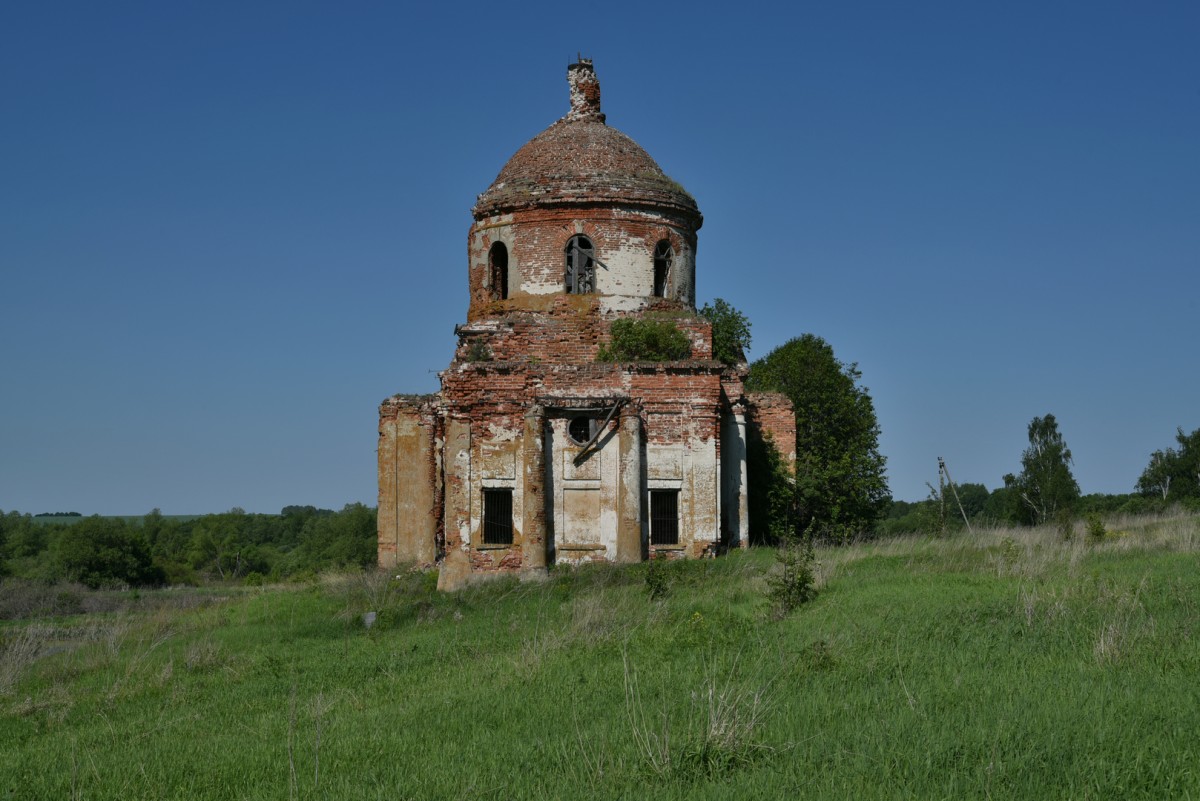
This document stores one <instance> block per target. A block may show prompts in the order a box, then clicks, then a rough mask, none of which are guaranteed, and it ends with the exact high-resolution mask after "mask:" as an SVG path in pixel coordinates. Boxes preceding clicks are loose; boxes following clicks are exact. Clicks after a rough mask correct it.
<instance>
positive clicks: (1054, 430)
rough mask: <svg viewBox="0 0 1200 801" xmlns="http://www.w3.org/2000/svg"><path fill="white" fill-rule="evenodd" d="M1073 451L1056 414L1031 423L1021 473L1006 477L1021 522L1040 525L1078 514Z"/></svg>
mask: <svg viewBox="0 0 1200 801" xmlns="http://www.w3.org/2000/svg"><path fill="white" fill-rule="evenodd" d="M1071 462H1072V459H1071V450H1070V449H1069V448H1068V447H1067V443H1066V441H1065V440H1064V439H1063V436H1062V434H1061V433H1059V430H1058V421H1057V420H1055V419H1054V415H1052V414H1048V415H1046V416H1045V417H1035V418H1033V420H1031V421H1030V422H1029V447H1028V448H1026V449H1025V452H1024V453H1023V454H1021V472H1020V473H1019V474H1017V475H1015V476H1014V475H1013V474H1012V473H1009V474H1008V475H1006V476H1005V477H1004V486H1005V487H1006V488H1008V489H1009V490H1011V491H1012V493H1011V497H1012V498H1013V499H1014V501H1015V503H1016V504H1017V506H1016V509H1015V510H1014V514H1015V516H1016V518H1017V520H1018V521H1019V522H1022V523H1025V524H1028V525H1039V524H1041V523H1047V522H1050V521H1052V520H1054V519H1055V518H1056V517H1057V516H1058V515H1059V514H1061V513H1070V512H1073V511H1074V508H1075V505H1076V502H1077V501H1078V500H1079V485H1078V484H1077V483H1075V476H1073V475H1071Z"/></svg>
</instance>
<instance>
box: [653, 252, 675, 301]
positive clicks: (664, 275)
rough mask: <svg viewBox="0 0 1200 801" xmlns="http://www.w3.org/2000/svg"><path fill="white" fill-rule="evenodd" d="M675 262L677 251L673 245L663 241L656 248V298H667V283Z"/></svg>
mask: <svg viewBox="0 0 1200 801" xmlns="http://www.w3.org/2000/svg"><path fill="white" fill-rule="evenodd" d="M674 262H675V251H674V250H672V249H671V243H670V242H668V241H667V240H665V239H664V240H662V241H661V242H659V243H658V245H656V246H655V248H654V296H655V297H657V298H665V297H666V296H667V283H668V282H669V281H670V278H671V265H672V264H673V263H674Z"/></svg>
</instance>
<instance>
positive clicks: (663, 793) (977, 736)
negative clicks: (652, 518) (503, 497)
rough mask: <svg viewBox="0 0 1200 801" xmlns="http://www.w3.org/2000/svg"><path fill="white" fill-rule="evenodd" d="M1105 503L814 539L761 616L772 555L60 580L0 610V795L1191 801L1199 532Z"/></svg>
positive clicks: (1198, 713)
mask: <svg viewBox="0 0 1200 801" xmlns="http://www.w3.org/2000/svg"><path fill="white" fill-rule="evenodd" d="M1109 522H1110V525H1111V528H1112V529H1113V530H1119V531H1121V532H1124V533H1123V534H1120V535H1116V536H1105V537H1104V538H1101V539H1100V540H1099V541H1097V542H1096V543H1092V542H1090V541H1089V540H1088V538H1086V537H1082V536H1078V537H1074V538H1072V539H1071V540H1070V541H1066V542H1064V541H1063V540H1062V539H1061V537H1060V536H1059V533H1058V531H1057V530H1056V529H1055V528H1054V527H1053V526H1042V527H1018V528H999V529H987V530H978V529H977V530H976V532H975V533H974V534H972V535H968V534H965V533H964V534H961V535H957V536H952V537H943V538H937V539H932V538H905V539H887V540H880V541H877V542H873V543H860V544H853V545H849V546H843V547H836V548H834V547H829V546H822V545H819V544H818V545H817V546H816V549H815V550H816V553H815V559H814V560H813V564H814V565H815V580H816V582H817V584H818V585H819V589H820V592H819V594H818V595H817V596H816V597H815V598H814V599H812V600H810V601H809V602H808V603H806V604H804V605H803V606H801V607H799V608H798V609H796V610H795V611H793V612H792V613H791V614H789V615H786V616H783V617H779V616H775V615H772V614H771V609H770V601H769V599H768V592H767V590H768V580H769V578H770V576H771V574H772V571H774V570H777V569H778V568H777V567H775V560H774V558H773V555H772V551H771V550H770V549H752V550H750V551H748V552H739V553H734V554H731V555H730V556H728V557H725V558H721V559H716V560H700V561H692V562H666V563H660V564H656V565H654V569H656V570H659V571H660V574H659V575H657V576H656V577H655V578H654V581H653V582H652V585H648V583H647V578H646V575H647V573H648V571H649V570H650V569H651V566H650V565H646V564H642V565H635V566H630V567H614V566H601V567H593V568H580V569H574V570H571V569H562V570H559V569H556V570H554V571H553V572H552V575H551V578H550V580H549V581H547V582H545V583H541V584H522V583H518V582H516V581H515V580H512V581H506V580H500V581H497V582H494V583H491V584H487V585H483V586H479V587H475V588H471V589H468V590H465V591H463V592H461V593H458V594H455V595H444V594H438V593H437V592H436V591H435V590H434V589H433V577H432V576H431V575H425V574H419V573H416V574H413V573H407V572H399V573H391V574H388V573H377V572H374V571H366V572H364V571H341V572H330V573H323V574H321V575H320V576H319V577H313V578H312V579H311V580H309V581H306V582H304V583H302V584H300V585H295V584H291V585H266V586H263V587H249V588H248V587H242V588H230V587H226V588H224V589H221V590H219V591H217V590H201V589H176V590H154V591H149V590H143V591H141V593H140V594H138V593H131V592H111V591H89V590H86V589H83V588H79V587H77V588H74V589H72V590H70V591H71V592H75V593H77V594H79V595H80V596H81V597H82V598H83V599H84V603H83V606H84V607H86V608H88V609H93V610H95V611H92V612H89V613H87V614H81V613H78V611H76V612H71V613H66V612H64V613H62V615H61V616H58V617H43V618H39V619H28V618H27V619H22V620H19V621H13V622H8V623H5V624H3V626H2V627H0V741H2V742H4V744H5V747H4V748H3V749H0V792H3V793H6V794H8V795H10V796H12V797H14V798H33V799H37V798H91V799H118V798H120V799H124V798H185V797H186V798H188V799H194V800H195V801H204V800H205V799H221V801H224V799H228V798H298V799H299V798H314V799H315V798H384V797H386V798H503V799H526V798H530V799H532V798H581V799H588V798H597V799H601V798H603V799H608V798H669V799H683V798H689V799H691V798H701V799H703V798H713V799H716V798H722V799H724V798H789V797H795V798H891V797H897V796H898V797H911V798H993V799H1038V798H1047V799H1058V798H1105V797H1108V798H1122V799H1151V798H1152V799H1158V798H1187V797H1195V796H1197V795H1198V794H1200V771H1198V770H1197V768H1196V765H1197V764H1200V745H1197V741H1196V738H1195V737H1194V736H1192V733H1193V732H1195V731H1196V729H1197V727H1198V726H1200V697H1198V695H1200V691H1198V690H1197V687H1196V681H1195V677H1196V675H1197V673H1198V671H1200V639H1198V638H1197V637H1196V636H1195V621H1196V619H1197V616H1198V615H1200V606H1198V603H1200V602H1198V601H1197V599H1200V570H1197V566H1198V565H1197V560H1198V554H1200V521H1198V519H1197V517H1195V516H1175V517H1156V518H1130V519H1115V520H1110V521H1109ZM397 576H398V577H397ZM10 586H11V585H9V584H8V583H7V582H6V584H5V590H6V592H5V593H4V594H5V595H8V594H9V593H8V592H7V590H8V588H9V587H10ZM22 586H24V585H22ZM648 586H655V587H660V588H661V591H658V592H648V591H647V589H648ZM366 612H375V613H376V615H375V618H374V623H373V625H372V626H371V627H370V628H367V627H366V626H365V624H364V617H363V615H364V613H366Z"/></svg>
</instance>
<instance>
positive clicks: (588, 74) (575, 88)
mask: <svg viewBox="0 0 1200 801" xmlns="http://www.w3.org/2000/svg"><path fill="white" fill-rule="evenodd" d="M567 83H568V84H569V85H570V87H571V110H570V111H569V112H567V116H566V117H564V118H563V119H564V120H566V121H567V122H580V121H585V120H586V121H592V122H604V115H603V114H602V113H600V80H599V79H598V78H597V77H596V70H595V69H594V68H593V67H592V60H591V59H590V58H580V59H579V61H577V62H576V63H574V64H572V65H571V66H569V67H567Z"/></svg>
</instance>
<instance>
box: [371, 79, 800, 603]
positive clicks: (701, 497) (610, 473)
mask: <svg viewBox="0 0 1200 801" xmlns="http://www.w3.org/2000/svg"><path fill="white" fill-rule="evenodd" d="M568 83H569V85H570V100H571V108H570V110H569V111H568V113H567V114H566V115H565V116H564V117H563V118H562V119H561V120H559V121H558V122H556V123H554V124H553V125H551V126H550V127H549V128H547V129H546V130H545V131H543V132H542V133H541V134H539V135H538V136H536V137H534V138H533V139H532V140H531V141H530V142H529V143H527V144H526V145H525V146H524V147H522V148H521V149H520V150H518V151H517V153H516V154H515V155H514V156H513V158H512V159H510V160H509V162H508V163H507V164H506V165H505V166H504V168H503V169H502V170H501V171H500V173H499V175H498V176H497V177H496V180H495V181H494V182H493V183H492V185H491V186H490V187H489V188H488V189H487V191H485V192H484V193H483V194H481V195H480V196H479V199H478V201H477V203H476V205H475V208H474V209H473V210H472V212H473V216H474V223H473V224H472V226H471V228H470V231H469V232H468V236H467V241H468V247H467V284H468V287H469V291H470V303H469V306H468V309H467V318H466V322H465V323H463V324H462V325H460V326H458V328H457V335H458V345H457V347H456V349H455V353H454V357H453V359H452V361H451V362H450V365H449V367H447V369H446V370H445V371H443V372H442V373H441V374H440V378H441V391H440V392H439V393H437V394H435V395H427V396H408V395H396V396H393V397H391V398H389V399H387V400H386V401H384V403H383V404H382V405H381V407H380V417H379V437H380V439H379V560H380V564H382V565H386V566H389V567H390V566H396V565H399V564H402V563H415V564H417V565H419V566H429V565H434V564H442V565H443V571H442V577H441V578H442V579H443V581H442V582H441V585H440V586H444V587H445V588H447V589H452V588H454V587H455V586H458V585H460V584H461V583H462V582H464V581H469V580H471V579H472V577H478V576H486V575H491V574H495V573H497V572H502V571H520V572H530V571H533V572H536V571H540V570H542V569H544V568H545V566H547V565H548V564H553V563H555V562H585V561H592V560H607V561H630V560H638V559H644V558H647V557H648V556H649V555H651V554H652V553H654V552H656V551H657V552H662V553H664V554H667V555H669V556H671V557H699V556H704V555H709V554H712V553H714V552H716V551H718V550H720V549H722V548H725V547H736V546H739V545H744V544H745V543H746V542H747V541H748V530H747V525H748V524H747V516H746V504H745V497H746V486H745V485H746V472H745V464H746V463H745V441H746V437H747V426H750V427H754V426H759V427H761V428H762V429H763V430H764V431H769V432H770V433H771V436H772V438H774V439H776V440H777V441H783V439H786V437H787V436H788V431H789V429H788V421H787V418H788V417H789V416H790V406H789V405H787V402H786V399H785V398H782V396H770V395H755V396H749V397H748V396H746V394H745V393H744V389H743V381H744V378H745V366H744V365H741V366H737V367H727V366H725V365H722V364H720V363H718V362H716V361H713V360H712V331H711V327H710V325H709V323H708V322H707V321H706V320H704V319H703V318H701V317H699V316H698V315H697V313H696V309H695V270H696V244H697V231H698V230H699V229H700V226H701V225H702V223H703V217H702V215H701V214H700V211H699V209H698V208H697V206H696V202H695V200H694V199H692V197H691V195H689V194H688V193H687V192H686V191H684V189H683V188H682V187H680V186H679V185H678V184H676V183H675V182H674V181H672V180H671V179H670V178H668V177H667V176H666V175H665V174H664V173H663V172H662V170H661V169H660V168H659V167H658V165H657V164H656V163H655V162H654V160H653V159H652V158H651V157H650V156H649V154H647V153H646V152H645V151H644V150H643V149H642V148H641V147H639V146H638V145H637V144H636V143H635V142H634V141H633V140H632V139H630V138H629V137H628V136H626V135H625V134H623V133H621V132H620V131H617V130H616V129H614V128H611V127H609V126H608V125H607V124H606V121H605V117H604V114H603V113H602V112H601V111H600V85H599V81H598V79H597V78H596V75H595V71H594V69H593V68H592V65H591V62H589V61H586V60H581V61H580V62H579V63H578V64H573V65H571V67H570V68H569V70H568ZM575 236H583V237H586V238H587V240H588V241H589V242H590V245H591V249H592V253H593V254H594V264H593V270H594V280H593V282H592V285H591V291H590V292H587V293H585V294H571V293H569V292H568V281H567V277H566V273H567V266H566V265H567V259H568V254H567V247H568V242H569V241H570V240H571V238H572V237H575ZM497 243H502V244H503V246H504V247H503V249H502V250H503V254H504V255H505V256H506V259H507V261H506V269H501V268H499V267H497V263H496V262H495V260H496V259H497V257H496V255H495V251H494V250H493V248H494V247H496V246H497ZM668 246H669V258H668V260H667V261H662V260H660V261H659V263H658V266H657V267H656V263H655V253H656V251H658V252H660V253H661V252H662V251H663V250H664V249H665V248H666V247H668ZM500 263H505V262H500ZM664 267H667V269H665V270H664V269H663V268H664ZM656 270H657V273H656ZM500 284H502V286H501V285H500ZM630 316H632V317H652V318H655V319H666V320H670V321H671V322H673V323H674V324H675V325H676V326H678V327H679V328H680V329H681V330H682V331H684V332H685V333H686V334H687V336H688V337H689V339H690V340H691V343H692V349H691V355H690V358H688V359H686V360H683V361H673V362H664V363H623V364H613V363H601V362H598V361H597V354H598V352H599V350H600V348H601V347H602V346H603V345H604V344H605V343H607V342H608V341H609V338H610V329H611V326H612V323H613V321H615V320H617V319H621V318H623V317H630ZM791 426H792V428H791V429H790V431H791V438H792V439H791V441H792V442H793V443H794V441H795V428H794V422H792V423H791ZM781 438H783V439H781ZM792 450H793V451H794V446H793V448H792ZM794 459H795V454H794V452H793V453H792V454H791V460H792V461H793V462H794ZM653 493H665V495H664V497H665V498H666V499H667V500H671V499H674V501H675V506H676V509H677V520H675V521H674V522H675V524H676V526H675V528H676V529H677V535H678V541H677V542H676V543H673V544H664V545H656V546H651V545H650V535H651V528H652V527H653V526H661V525H664V524H663V523H661V522H654V523H652V521H651V520H650V517H649V499H650V497H651V496H652V494H653ZM506 495H510V496H511V512H508V511H505V512H504V513H503V515H501V516H504V515H508V516H509V517H510V518H511V520H508V519H505V520H501V521H500V522H502V523H508V522H511V539H512V541H511V543H509V542H507V541H503V538H501V540H502V541H493V542H484V531H485V519H487V518H489V515H490V516H491V517H492V519H493V522H495V519H496V515H497V514H500V513H498V512H496V510H495V509H492V510H491V511H489V510H487V509H485V508H484V504H485V503H496V501H495V500H494V499H495V498H497V497H498V496H501V497H502V496H506ZM489 498H491V499H493V500H490V501H489V500H488V499H489ZM496 508H497V509H506V507H504V506H503V505H498V506H497V507H496ZM668 508H669V506H668ZM669 530H670V529H663V531H669ZM663 531H660V532H659V534H662V533H663ZM496 536H497V535H493V539H496Z"/></svg>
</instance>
